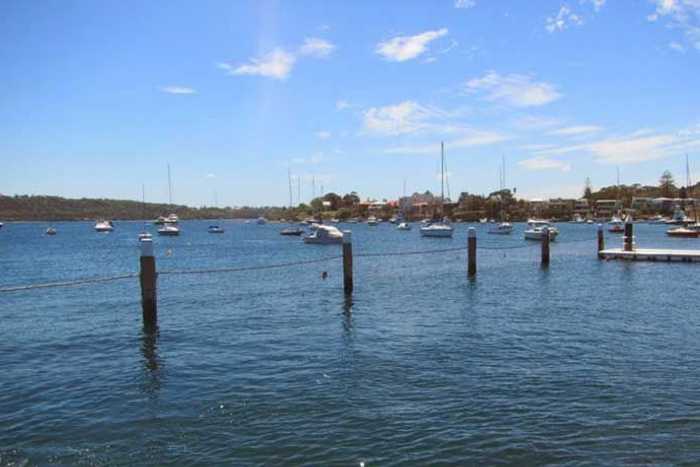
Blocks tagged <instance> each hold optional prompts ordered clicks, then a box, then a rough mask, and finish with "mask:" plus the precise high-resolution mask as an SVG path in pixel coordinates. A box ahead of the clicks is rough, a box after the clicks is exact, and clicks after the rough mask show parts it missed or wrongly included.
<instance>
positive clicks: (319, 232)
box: [304, 225, 343, 245]
mask: <svg viewBox="0 0 700 467" xmlns="http://www.w3.org/2000/svg"><path fill="white" fill-rule="evenodd" d="M304 243H312V244H317V245H334V244H339V243H343V232H341V231H340V230H339V229H338V228H337V227H333V226H332V225H319V226H318V227H317V228H316V230H314V232H313V233H312V234H311V235H307V236H306V237H304Z"/></svg>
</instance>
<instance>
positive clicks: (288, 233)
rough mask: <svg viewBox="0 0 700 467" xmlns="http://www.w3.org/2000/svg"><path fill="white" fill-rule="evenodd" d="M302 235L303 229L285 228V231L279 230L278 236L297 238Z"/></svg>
mask: <svg viewBox="0 0 700 467" xmlns="http://www.w3.org/2000/svg"><path fill="white" fill-rule="evenodd" d="M303 233H304V229H302V228H301V227H287V228H285V229H282V230H280V235H286V236H296V237H298V236H299V235H301V234H303Z"/></svg>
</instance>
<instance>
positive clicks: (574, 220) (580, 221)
mask: <svg viewBox="0 0 700 467" xmlns="http://www.w3.org/2000/svg"><path fill="white" fill-rule="evenodd" d="M584 222H585V220H584V219H583V217H581V214H574V217H573V218H572V219H571V220H570V221H569V224H583V223H584Z"/></svg>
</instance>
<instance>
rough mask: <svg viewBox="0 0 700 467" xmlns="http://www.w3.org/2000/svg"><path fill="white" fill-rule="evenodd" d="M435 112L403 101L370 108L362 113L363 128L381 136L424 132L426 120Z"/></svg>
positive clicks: (411, 102)
mask: <svg viewBox="0 0 700 467" xmlns="http://www.w3.org/2000/svg"><path fill="white" fill-rule="evenodd" d="M435 116H436V112H435V111H434V110H432V109H429V108H427V107H424V106H422V105H420V104H418V103H417V102H414V101H403V102H401V103H399V104H396V105H388V106H385V107H372V108H370V109H369V110H367V111H365V113H364V128H365V130H367V131H368V132H371V133H378V134H382V135H392V136H395V135H401V134H405V133H414V132H416V131H419V130H424V129H426V128H428V127H429V126H430V125H429V123H428V120H429V119H431V118H433V117H435Z"/></svg>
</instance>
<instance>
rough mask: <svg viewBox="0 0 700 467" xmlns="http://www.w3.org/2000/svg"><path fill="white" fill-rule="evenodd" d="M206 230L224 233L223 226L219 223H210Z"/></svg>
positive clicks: (213, 232) (212, 232)
mask: <svg viewBox="0 0 700 467" xmlns="http://www.w3.org/2000/svg"><path fill="white" fill-rule="evenodd" d="M207 232H209V233H211V234H222V233H224V228H223V227H221V226H220V225H210V226H209V227H208V228H207Z"/></svg>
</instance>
